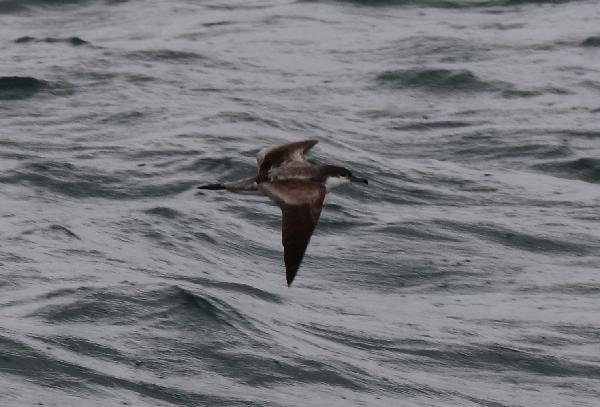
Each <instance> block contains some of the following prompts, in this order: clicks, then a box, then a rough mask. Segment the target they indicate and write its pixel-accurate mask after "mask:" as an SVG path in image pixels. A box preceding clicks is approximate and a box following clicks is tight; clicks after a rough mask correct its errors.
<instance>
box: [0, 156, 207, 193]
mask: <svg viewBox="0 0 600 407" xmlns="http://www.w3.org/2000/svg"><path fill="white" fill-rule="evenodd" d="M136 178H137V179H136ZM144 178H148V177H146V176H144V173H143V172H138V171H123V172H113V173H108V172H104V171H102V170H100V169H97V168H92V167H83V166H76V165H74V164H71V163H61V162H55V161H44V162H34V163H27V164H23V165H21V166H20V167H19V168H17V169H16V170H11V171H7V172H5V173H4V174H2V175H0V183H5V184H13V185H29V186H35V187H37V188H40V189H45V190H48V191H51V192H55V193H59V194H62V195H66V196H70V197H73V198H88V197H96V198H106V199H137V198H144V197H152V196H154V197H156V196H169V195H173V194H179V193H181V192H184V191H187V190H189V189H192V188H193V187H194V186H196V185H197V181H191V180H190V181H186V180H179V181H175V182H169V181H162V182H160V181H158V182H156V181H155V182H150V181H148V182H146V183H144V182H140V181H141V180H142V179H144Z"/></svg>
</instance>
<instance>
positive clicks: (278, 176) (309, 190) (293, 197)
mask: <svg viewBox="0 0 600 407" xmlns="http://www.w3.org/2000/svg"><path fill="white" fill-rule="evenodd" d="M317 142H318V141H317V140H304V141H298V142H295V143H289V144H283V145H279V146H273V147H269V148H265V149H264V150H262V151H260V152H259V153H258V155H257V156H256V161H257V167H258V173H257V175H256V176H254V177H251V178H247V179H243V180H239V181H232V182H223V183H217V184H208V185H201V186H199V187H198V189H210V190H217V189H226V190H228V191H256V190H260V191H262V192H264V193H265V194H266V195H267V196H268V197H269V198H271V199H272V200H273V201H275V202H276V203H277V204H278V205H279V207H280V208H281V212H282V214H283V222H282V243H283V248H284V254H283V258H284V261H285V277H286V280H287V284H288V286H289V285H290V284H292V281H293V280H294V277H295V276H296V273H297V272H298V268H299V267H300V263H301V262H302V258H303V257H304V252H306V247H307V246H308V242H309V241H310V237H311V235H312V233H313V231H314V230H315V226H317V222H318V221H319V216H320V215H321V208H322V206H323V199H324V198H325V192H326V189H327V188H331V187H333V186H337V185H340V184H343V183H346V182H349V181H354V182H362V183H365V184H368V181H367V180H366V179H364V178H357V177H355V176H354V175H352V173H351V172H350V171H349V170H348V169H346V168H344V167H338V166H336V165H316V166H311V165H310V164H309V163H308V161H306V159H305V158H304V153H305V152H306V151H308V150H309V149H310V148H311V147H313V146H314V145H315V144H317Z"/></svg>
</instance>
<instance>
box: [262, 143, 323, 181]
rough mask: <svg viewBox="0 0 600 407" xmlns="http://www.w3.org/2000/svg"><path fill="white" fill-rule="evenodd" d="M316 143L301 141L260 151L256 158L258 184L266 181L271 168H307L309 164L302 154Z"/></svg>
mask: <svg viewBox="0 0 600 407" xmlns="http://www.w3.org/2000/svg"><path fill="white" fill-rule="evenodd" d="M317 143H318V141H317V140H303V141H297V142H294V143H288V144H282V145H279V146H273V147H269V148H265V149H264V150H262V151H260V152H259V153H258V155H257V156H256V162H257V166H258V176H257V180H258V182H259V183H260V182H264V181H268V179H269V170H270V169H271V168H272V167H278V166H280V165H282V164H283V163H290V164H291V163H293V164H294V165H302V166H309V165H310V164H309V163H308V161H306V158H304V153H305V152H306V151H307V150H309V149H310V148H311V147H313V146H314V145H315V144H317Z"/></svg>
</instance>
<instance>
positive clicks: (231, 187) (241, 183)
mask: <svg viewBox="0 0 600 407" xmlns="http://www.w3.org/2000/svg"><path fill="white" fill-rule="evenodd" d="M198 189H212V190H216V189H226V190H228V191H232V192H237V191H239V192H243V191H256V190H257V189H258V184H257V183H256V177H252V178H246V179H241V180H238V181H231V182H220V183H216V184H206V185H200V186H199V187H198Z"/></svg>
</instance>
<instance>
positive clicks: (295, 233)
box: [259, 179, 325, 286]
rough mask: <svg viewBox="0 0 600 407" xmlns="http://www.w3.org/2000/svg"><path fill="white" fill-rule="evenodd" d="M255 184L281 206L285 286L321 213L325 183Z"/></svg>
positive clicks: (286, 181)
mask: <svg viewBox="0 0 600 407" xmlns="http://www.w3.org/2000/svg"><path fill="white" fill-rule="evenodd" d="M259 185H260V188H261V189H262V190H263V191H264V192H265V194H266V195H267V196H268V197H269V198H271V199H272V200H274V201H275V202H276V203H277V204H278V205H279V206H280V207H281V212H282V215H283V221H282V228H281V232H282V243H283V248H284V255H283V258H284V261H285V272H286V273H285V274H286V280H287V283H288V286H289V285H290V284H292V281H293V280H294V277H296V273H297V272H298V269H299V268H300V264H301V263H302V258H303V257H304V253H305V252H306V248H307V247H308V243H309V242H310V238H311V236H312V233H313V231H314V230H315V227H316V226H317V222H318V221H319V217H320V216H321V208H322V207H323V199H324V198H325V187H324V186H323V185H322V184H320V183H317V182H312V181H304V180H297V179H290V180H283V181H273V182H263V183H261V184H259Z"/></svg>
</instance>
